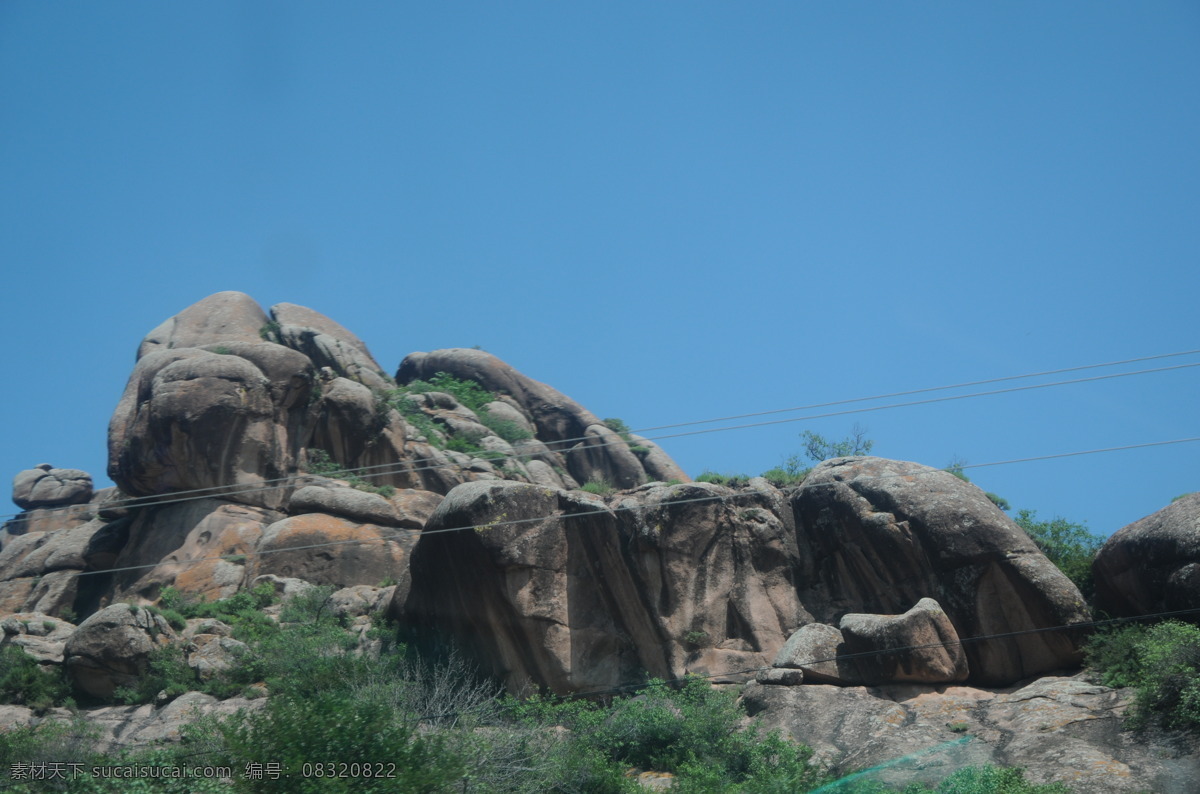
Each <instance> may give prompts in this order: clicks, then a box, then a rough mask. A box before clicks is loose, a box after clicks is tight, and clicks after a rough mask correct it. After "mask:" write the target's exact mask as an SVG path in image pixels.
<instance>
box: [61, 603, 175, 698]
mask: <svg viewBox="0 0 1200 794" xmlns="http://www.w3.org/2000/svg"><path fill="white" fill-rule="evenodd" d="M174 636H175V632H174V631H173V630H172V629H171V627H170V625H168V624H167V621H166V620H164V619H163V617H162V616H161V615H157V614H155V613H153V612H151V611H150V610H148V609H141V608H139V607H136V606H133V605H130V604H114V605H112V606H110V607H107V608H105V609H102V610H100V611H99V612H97V613H95V614H94V615H92V616H91V617H89V618H88V619H87V620H85V621H83V623H81V624H79V628H77V629H76V630H75V631H74V633H72V634H71V636H70V638H69V639H68V640H67V641H66V644H65V646H64V648H63V656H64V665H65V667H66V670H67V675H68V676H69V677H70V678H71V681H72V683H73V684H74V685H75V686H76V687H78V688H79V690H80V691H82V692H84V693H86V694H88V695H90V696H92V697H96V698H109V697H112V694H113V692H115V691H116V690H117V689H120V688H121V687H128V686H133V685H134V684H136V683H137V681H138V678H139V677H140V676H141V675H142V674H143V673H144V672H145V671H146V667H147V665H148V664H149V663H150V654H151V653H152V652H153V651H154V649H155V648H158V647H161V646H163V645H165V644H166V643H167V642H168V641H169V640H170V639H171V638H173V637H174Z"/></svg>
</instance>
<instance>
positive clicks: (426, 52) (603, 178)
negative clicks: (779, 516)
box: [0, 0, 1200, 535]
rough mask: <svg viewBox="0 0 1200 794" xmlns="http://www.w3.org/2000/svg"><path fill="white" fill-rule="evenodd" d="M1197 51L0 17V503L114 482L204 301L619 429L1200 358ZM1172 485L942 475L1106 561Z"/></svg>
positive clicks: (702, 442) (937, 451) (718, 24)
mask: <svg viewBox="0 0 1200 794" xmlns="http://www.w3.org/2000/svg"><path fill="white" fill-rule="evenodd" d="M1198 45H1200V6H1197V5H1196V4H1194V3H1184V2H1156V3H1143V2H1138V3H1133V2H1111V3H1102V4H1101V3H1093V2H1077V3H1073V2H1055V3H1044V2H1039V3H1019V2H1005V3H971V4H961V3H932V2H931V3H903V4H900V3H882V2H879V3H838V4H833V3H821V4H816V3H736V4H735V3H709V2H696V3H677V2H670V3H644V2H637V3H622V2H606V3H591V4H585V3H549V2H547V3H525V2H513V3H492V4H458V3H456V4H449V3H420V4H417V3H406V4H401V3H354V4H333V3H325V4H315V3H303V2H289V3H268V2H261V3H254V4H248V3H222V2H205V3H160V2H141V3H139V2H124V3H119V4H94V3H81V2H63V3H53V4H50V3H42V2H26V1H24V0H6V1H5V2H3V3H0V184H3V186H4V190H3V191H0V257H2V259H0V261H2V262H3V263H4V272H5V274H6V279H5V281H6V289H5V296H6V298H7V300H6V301H5V310H4V312H2V313H0V332H2V333H3V334H4V336H5V337H6V338H8V339H9V343H8V345H7V346H6V347H5V353H4V361H5V365H6V366H5V369H6V372H7V374H8V388H7V389H6V395H7V396H6V397H5V398H4V399H5V408H6V410H5V420H4V423H5V430H4V443H3V445H2V446H0V463H2V464H3V470H4V471H5V472H8V475H6V476H11V475H12V474H15V473H16V472H17V471H19V470H20V469H23V468H27V467H30V466H32V465H34V464H37V463H41V462H50V463H53V464H54V465H57V466H63V467H77V468H83V469H86V470H88V471H90V472H92V473H93V475H95V476H96V477H97V479H99V480H103V471H104V468H105V451H104V437H105V430H106V425H107V421H108V417H109V415H110V414H111V412H112V409H113V408H114V406H115V405H116V402H117V399H118V397H119V396H120V393H121V390H122V388H123V385H124V382H125V379H126V377H127V376H128V374H129V370H130V368H131V367H132V364H133V356H134V352H135V350H136V348H137V344H138V342H139V340H140V339H141V337H142V336H143V335H144V334H145V333H146V332H148V331H149V330H150V329H151V328H153V327H154V326H156V325H157V324H158V323H159V322H161V321H162V320H163V319H165V318H166V317H168V316H170V315H171V314H174V313H176V312H178V311H179V310H181V309H183V308H185V307H186V306H188V305H190V304H191V303H194V302H195V301H197V300H200V299H201V298H203V297H205V296H206V295H209V294H211V293H213V292H216V291H219V290H226V289H235V290H241V291H243V292H247V293H249V294H251V295H253V296H254V297H255V298H256V299H257V300H258V301H259V302H260V303H262V304H263V306H264V307H267V306H270V305H271V304H273V303H276V302H280V301H289V302H293V303H299V304H303V305H307V306H310V307H312V308H314V309H317V310H318V311H321V312H324V313H325V314H327V315H329V316H331V317H333V318H334V319H336V320H338V321H339V322H341V323H343V324H344V325H346V326H347V327H349V328H350V329H351V330H353V331H355V332H356V333H357V334H358V335H359V336H360V337H362V338H363V339H364V340H366V341H367V343H368V344H369V345H370V346H371V348H372V350H373V352H374V353H375V355H376V357H377V358H378V359H379V360H380V362H381V364H382V365H383V366H384V367H385V368H386V369H388V370H394V368H395V367H396V366H397V365H398V364H399V362H400V360H401V359H402V358H403V357H404V355H405V354H407V353H409V352H412V351H416V350H431V349H436V348H441V347H454V346H472V345H481V346H483V347H484V348H485V349H487V350H489V351H491V352H492V353H495V354H496V355H498V356H500V357H501V358H503V359H505V360H506V361H508V362H509V363H511V364H513V365H514V366H516V367H517V368H518V369H520V370H522V371H523V372H525V373H526V374H528V375H530V376H531V377H534V378H537V379H539V380H542V381H545V382H547V383H550V384H551V385H553V386H555V387H556V388H558V389H560V390H562V391H563V392H565V393H566V394H568V395H570V396H572V397H574V398H575V399H577V400H579V401H580V402H581V403H583V404H584V405H586V406H587V407H589V408H590V409H591V410H593V411H594V412H595V413H597V414H599V415H601V416H617V417H621V418H623V419H625V421H626V422H628V423H629V424H630V425H631V426H633V427H635V428H636V427H646V426H652V425H661V424H668V423H674V422H683V421H690V420H699V419H706V418H710V417H715V416H722V415H728V414H737V413H743V412H749V411H757V410H766V409H773V408H784V407H788V406H796V405H804V404H809V403H818V402H826V401H831V400H838V399H846V398H855V397H862V396H867V395H873V394H880V393H886V392H894V391H902V390H907V389H917V388H922V387H928V386H937V385H942V384H949V383H957V382H962V381H969V380H976V379H983V378H992V377H1000V376H1005V375H1015V374H1021V373H1025V372H1035V371H1040V370H1048V369H1055V368H1060V367H1070V366H1077V365H1083V364H1093V363H1099V362H1105V361H1113V360H1117V359H1125V358H1133V357H1138V356H1146V355H1154V354H1162V353H1171V352H1176V351H1182V350H1191V349H1195V348H1200V333H1198V331H1200V322H1198V321H1197V298H1198V296H1200V267H1198V261H1200V260H1198V256H1197V255H1198V254H1200V223H1198V222H1197V219H1198V218H1200V146H1197V141H1200V101H1198V100H1200V46H1198ZM1198 362H1200V356H1195V355H1193V356H1190V357H1184V358H1178V359H1173V360H1169V361H1166V362H1162V364H1171V363H1177V364H1181V363H1198ZM1162 364H1160V366H1161V365H1162ZM1149 366H1154V364H1153V363H1151V364H1146V365H1133V366H1130V367H1127V368H1126V369H1139V368H1145V367H1149ZM1085 374H1086V373H1085ZM1198 396H1200V368H1190V369H1181V370H1176V371H1172V372H1162V373H1155V374H1146V375H1139V376H1131V377H1127V378H1119V379H1114V380H1110V381H1102V382H1095V383H1088V384H1077V385H1072V386H1063V387H1057V388H1047V389H1040V390H1035V391H1029V392H1023V393H1015V394H1005V395H995V396H990V397H981V398H977V399H970V400H962V401H958V402H953V403H941V404H935V405H927V406H923V407H913V408H903V409H896V410H889V411H879V412H874V413H870V414H865V415H862V416H843V417H835V418H829V419H824V420H812V421H808V422H800V423H794V424H787V425H777V426H773V427H766V428H759V429H754V430H741V431H729V432H722V433H714V434H709V435H702V436H695V437H689V438H679V439H673V440H665V441H663V442H662V443H663V445H664V446H665V447H666V449H667V450H668V451H669V452H671V453H672V454H673V455H674V456H675V458H676V459H677V460H678V461H679V462H680V463H681V465H683V467H684V468H685V469H686V470H688V471H689V472H690V473H692V474H693V475H695V474H698V473H699V472H701V471H702V470H704V469H715V470H718V471H729V472H737V471H741V472H749V473H757V472H760V471H762V470H764V469H767V468H770V467H772V466H774V465H776V464H778V463H779V461H780V460H781V459H782V458H783V457H784V456H785V455H787V454H789V453H792V452H795V451H798V449H799V447H800V440H799V437H798V434H799V432H800V431H801V430H804V429H811V430H814V431H816V432H819V433H823V434H825V435H828V436H831V437H840V436H843V435H845V434H847V433H848V432H849V431H850V429H851V426H852V425H853V424H854V422H855V421H858V422H860V423H861V424H863V425H865V426H866V427H867V428H868V430H869V433H868V434H869V435H870V437H872V438H873V439H874V440H875V442H876V446H875V452H876V453H877V454H880V455H883V456H886V457H893V458H900V459H907V460H916V461H919V462H922V463H927V464H930V465H934V466H944V465H946V464H947V463H948V462H950V461H951V460H952V459H954V458H959V459H965V460H966V461H968V462H969V463H985V462H991V461H998V460H1007V459H1013V458H1025V457H1030V456H1040V455H1049V454H1056V453H1063V452H1073V451H1078V450H1087V449H1095V448H1101V447H1110V446H1118V445H1126V444H1137V443H1144V442H1151V441H1164V440H1171V439H1177V438H1185V437H1194V436H1200V421H1198V420H1197V413H1196V406H1197V404H1198V400H1197V397H1198ZM800 415H804V414H800ZM1198 464H1200V444H1197V443H1191V444H1180V445H1175V446H1170V447H1158V448H1152V449H1143V450H1133V451H1126V452H1116V453H1108V454H1101V455H1091V456H1085V457H1076V458H1067V459H1062V460H1054V461H1043V462H1035V463H1023V464H1013V465H1008V466H999V467H992V468H984V469H978V470H974V471H970V472H969V473H970V474H971V475H972V477H973V479H974V480H975V481H976V482H977V483H979V484H980V485H982V486H983V487H984V488H986V489H987V490H991V491H995V492H997V493H1000V494H1002V495H1003V496H1005V497H1007V498H1008V499H1009V501H1010V502H1011V503H1012V504H1013V505H1014V507H1017V508H1021V507H1024V508H1032V509H1036V510H1038V511H1039V514H1040V515H1041V516H1042V517H1045V518H1049V517H1051V516H1053V515H1062V516H1064V517H1066V518H1069V519H1071V520H1076V521H1086V522H1087V524H1088V526H1089V527H1090V528H1091V529H1092V530H1093V531H1095V532H1097V533H1098V534H1103V535H1107V534H1109V533H1111V532H1113V531H1115V530H1116V529H1118V528H1120V527H1121V526H1123V525H1125V524H1127V523H1129V522H1131V521H1133V520H1136V519H1138V518H1140V517H1142V516H1144V515H1147V514H1149V513H1151V512H1153V511H1155V510H1157V509H1159V508H1160V507H1162V506H1163V505H1165V504H1166V503H1167V502H1169V501H1170V499H1171V498H1172V497H1174V496H1177V495H1179V494H1181V493H1184V492H1187V491H1192V490H1196V489H1198V488H1200V476H1198V473H1200V465H1198Z"/></svg>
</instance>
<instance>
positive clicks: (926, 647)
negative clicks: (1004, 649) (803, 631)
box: [839, 598, 969, 684]
mask: <svg viewBox="0 0 1200 794" xmlns="http://www.w3.org/2000/svg"><path fill="white" fill-rule="evenodd" d="M839 628H840V629H841V633H842V636H843V637H844V638H845V645H844V646H843V656H848V657H851V659H846V660H843V665H844V663H845V661H850V662H851V664H850V666H851V667H852V668H853V669H854V670H855V671H856V673H857V674H856V676H855V678H856V679H857V681H856V682H857V683H862V684H884V683H900V682H904V681H911V682H919V683H925V684H938V683H951V682H957V681H965V680H966V678H967V674H968V672H969V671H968V669H967V656H966V653H964V651H963V647H962V643H960V642H959V639H958V634H957V633H956V632H955V631H954V626H953V624H951V623H950V619H949V618H948V617H947V616H946V613H945V612H943V611H942V608H941V606H939V605H938V602H937V601H934V600H933V599H932V598H922V599H921V600H920V601H918V602H917V604H916V606H914V607H913V608H912V609H910V610H908V611H907V612H905V613H904V614H903V615H862V614H847V615H843V616H842V621H841V624H840V625H839ZM856 656H857V658H854V657H856Z"/></svg>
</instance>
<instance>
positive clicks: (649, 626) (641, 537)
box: [392, 481, 811, 692]
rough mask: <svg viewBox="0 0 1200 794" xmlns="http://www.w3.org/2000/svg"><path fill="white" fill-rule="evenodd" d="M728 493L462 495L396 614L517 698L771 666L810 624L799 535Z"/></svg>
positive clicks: (657, 490)
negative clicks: (800, 585)
mask: <svg viewBox="0 0 1200 794" xmlns="http://www.w3.org/2000/svg"><path fill="white" fill-rule="evenodd" d="M730 494H731V492H729V491H728V490H727V489H722V488H719V487H717V486H711V485H694V486H682V485H681V486H674V487H671V488H667V487H663V486H661V485H660V486H655V487H647V488H644V489H639V490H638V491H636V492H634V493H633V494H629V495H627V496H625V497H622V498H621V499H620V501H619V503H617V504H615V505H614V506H613V507H618V508H620V509H613V507H610V506H609V505H607V504H606V503H605V502H604V501H603V500H601V499H599V498H597V497H593V496H590V495H588V494H582V493H579V492H568V491H562V490H557V489H553V488H547V487H541V486H535V485H529V484H524V483H515V482H504V481H492V482H474V483H466V484H464V485H460V486H458V487H456V488H455V489H454V490H452V491H451V492H450V493H449V494H448V495H447V496H446V499H445V500H444V501H443V502H442V503H441V505H439V507H438V509H437V511H436V512H435V513H434V515H433V516H432V517H431V518H430V521H429V523H428V524H427V525H426V530H425V532H424V533H423V534H422V537H421V539H420V541H419V542H418V544H417V548H416V549H415V550H414V552H413V557H412V565H411V567H410V570H411V575H412V586H411V589H410V590H408V591H407V595H405V589H404V588H403V587H401V588H398V589H397V596H396V597H397V598H401V597H405V598H406V600H405V602H404V603H403V604H398V603H396V602H395V600H394V602H393V609H392V613H393V614H402V615H403V616H404V618H405V619H406V620H407V621H409V622H411V623H414V624H417V625H419V626H425V627H428V628H432V629H436V630H437V631H440V632H445V633H448V634H450V635H451V636H455V637H457V638H459V639H460V641H462V642H464V643H465V644H466V645H467V646H468V647H470V648H471V649H472V650H473V651H474V653H475V654H476V655H477V657H478V658H479V659H480V660H481V661H482V662H483V663H484V664H485V665H487V667H488V669H489V670H490V671H491V672H493V673H494V674H495V675H497V676H498V677H500V678H501V679H503V680H505V681H506V682H507V683H508V685H509V686H510V687H511V688H513V689H520V688H521V687H522V686H523V685H524V684H526V683H527V682H533V683H534V684H535V685H538V686H546V687H549V688H550V689H553V690H554V691H557V692H570V691H579V690H586V689H597V688H604V687H608V686H613V685H616V684H620V683H623V682H625V681H627V680H629V678H630V677H631V676H635V677H636V676H638V675H640V674H642V672H643V671H646V672H648V673H649V674H650V675H655V676H660V677H667V678H674V677H678V676H681V675H683V674H684V673H686V672H689V671H691V672H697V673H725V672H726V671H735V670H752V669H753V668H757V667H762V666H765V665H766V663H767V660H769V659H770V658H771V657H773V656H774V655H775V653H776V652H777V651H778V650H779V648H780V647H781V646H782V645H783V642H784V639H785V637H786V636H787V635H788V634H790V632H791V630H792V629H793V628H794V627H795V626H796V625H798V624H799V623H800V622H802V621H803V620H804V619H806V618H808V619H811V618H809V616H807V615H806V614H805V613H804V612H803V610H802V608H801V607H800V605H799V603H798V602H797V600H796V595H795V583H794V580H793V579H792V578H791V570H792V566H794V565H795V564H796V560H795V556H794V555H795V547H794V545H792V543H791V538H792V535H791V533H790V532H788V531H787V529H786V527H785V525H784V523H783V522H782V521H780V520H779V519H778V518H777V517H775V516H774V514H773V513H771V512H770V511H769V510H768V509H765V508H762V507H757V508H749V509H748V508H747V507H746V505H747V504H765V503H766V502H767V498H766V497H765V496H763V495H760V494H756V493H752V494H750V495H748V496H747V497H746V498H745V499H743V500H741V501H739V502H737V503H732V504H731V503H727V502H726V501H725V500H726V498H727V497H728V496H729V495H730ZM697 498H699V499H709V498H711V501H701V502H698V503H697V502H695V501H693V500H695V499H697ZM461 527H466V528H467V529H464V530H460V529H459V528H461ZM445 530H456V531H445ZM747 675H748V674H742V675H741V676H740V677H741V678H742V679H745V678H746V677H747ZM736 677H737V676H735V678H736Z"/></svg>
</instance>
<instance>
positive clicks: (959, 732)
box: [743, 675, 1200, 794]
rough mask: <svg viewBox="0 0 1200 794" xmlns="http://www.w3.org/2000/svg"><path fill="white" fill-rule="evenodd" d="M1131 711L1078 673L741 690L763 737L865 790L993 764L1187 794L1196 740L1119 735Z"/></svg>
mask: <svg viewBox="0 0 1200 794" xmlns="http://www.w3.org/2000/svg"><path fill="white" fill-rule="evenodd" d="M1131 701H1132V697H1131V696H1130V693H1129V691H1128V690H1113V689H1109V688H1107V687H1102V686H1096V685H1094V684H1092V683H1090V682H1089V681H1088V680H1087V679H1086V678H1085V677H1084V676H1082V675H1077V676H1073V677H1047V678H1042V679H1039V680H1037V681H1033V682H1026V683H1023V684H1021V685H1019V686H1014V687H1011V688H1008V689H998V690H997V689H980V688H974V687H966V686H944V685H943V686H936V687H935V686H923V685H915V684H912V685H891V686H881V687H873V688H867V687H836V686H828V685H812V686H809V685H805V686H770V685H763V684H751V685H750V686H748V687H747V688H746V689H745V690H744V694H743V702H744V703H745V705H746V707H747V709H748V710H749V712H750V714H751V716H754V717H756V718H757V719H760V720H762V721H763V723H764V725H765V727H767V728H778V729H780V730H783V731H785V732H787V733H788V734H790V735H791V736H793V737H794V738H795V739H796V740H797V741H799V742H802V743H804V744H807V745H809V746H810V747H812V748H813V749H814V750H815V751H816V754H815V759H816V760H817V761H821V762H825V763H827V764H830V765H831V766H832V769H833V771H834V772H835V773H836V774H839V775H844V774H849V773H852V772H858V771H861V770H870V771H868V772H867V773H866V774H865V775H864V777H865V781H879V782H882V783H885V784H889V785H893V786H897V787H903V786H906V785H908V784H909V783H910V782H913V781H922V782H926V783H930V784H936V783H937V782H939V781H940V780H942V779H943V778H945V777H946V776H948V775H949V774H950V773H951V772H952V771H954V770H956V769H959V768H962V767H966V766H981V765H984V764H996V765H1000V766H1020V767H1024V768H1025V769H1026V777H1027V779H1029V780H1031V781H1033V782H1035V783H1050V782H1063V783H1066V784H1068V785H1070V786H1072V790H1074V791H1078V792H1088V794H1133V793H1134V792H1144V791H1156V792H1158V791H1161V792H1181V793H1182V792H1187V791H1192V790H1193V789H1194V788H1195V781H1196V780H1197V779H1198V777H1200V752H1198V748H1197V746H1196V742H1195V741H1194V740H1180V739H1179V738H1174V739H1170V740H1168V739H1167V738H1165V737H1161V736H1157V735H1155V734H1153V733H1149V734H1143V735H1138V734H1133V733H1130V732H1128V731H1124V730H1123V725H1122V722H1123V714H1124V712H1125V710H1126V708H1127V707H1128V705H1129V704H1130V702H1131ZM865 781H864V782H865Z"/></svg>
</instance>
